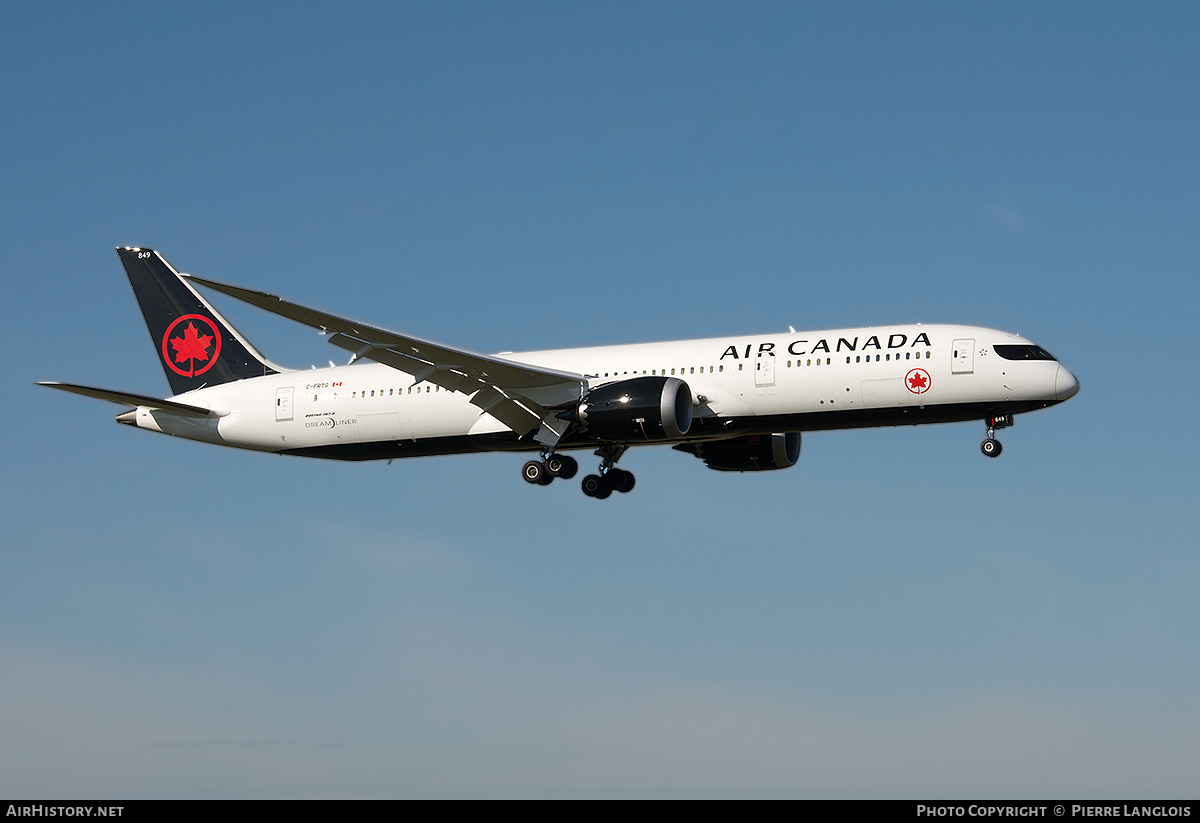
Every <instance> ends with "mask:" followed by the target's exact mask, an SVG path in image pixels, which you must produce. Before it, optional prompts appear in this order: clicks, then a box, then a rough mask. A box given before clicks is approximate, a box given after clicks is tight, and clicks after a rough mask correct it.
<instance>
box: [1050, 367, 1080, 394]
mask: <svg viewBox="0 0 1200 823" xmlns="http://www.w3.org/2000/svg"><path fill="white" fill-rule="evenodd" d="M1078 392H1079V381H1078V380H1076V379H1075V375H1073V374H1071V373H1070V372H1069V371H1067V370H1066V369H1065V368H1063V367H1062V366H1059V367H1058V374H1057V375H1055V377H1054V396H1055V397H1056V398H1057V399H1059V400H1066V399H1067V398H1069V397H1074V396H1075V395H1076V394H1077V393H1078Z"/></svg>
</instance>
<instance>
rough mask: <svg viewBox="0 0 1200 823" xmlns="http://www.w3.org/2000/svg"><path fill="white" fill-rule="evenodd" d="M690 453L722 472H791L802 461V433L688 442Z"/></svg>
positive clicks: (685, 448) (684, 447)
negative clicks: (789, 470)
mask: <svg viewBox="0 0 1200 823" xmlns="http://www.w3.org/2000/svg"><path fill="white" fill-rule="evenodd" d="M675 448H677V449H681V450H683V451H689V452H691V453H692V454H694V455H696V456H697V457H699V458H700V459H701V460H703V461H704V464H705V465H706V466H708V467H709V468H710V469H716V470H717V471H719V472H758V471H768V470H770V469H790V468H791V467H792V466H794V465H796V462H797V461H798V460H799V459H800V432H782V433H777V434H747V435H743V436H742V437H734V438H731V439H729V440H714V441H711V442H707V443H688V444H686V445H680V446H676V447H675Z"/></svg>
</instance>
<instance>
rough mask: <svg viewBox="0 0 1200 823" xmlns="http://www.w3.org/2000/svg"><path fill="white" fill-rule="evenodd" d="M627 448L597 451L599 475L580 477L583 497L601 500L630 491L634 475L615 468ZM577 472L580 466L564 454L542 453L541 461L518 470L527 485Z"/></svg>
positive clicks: (542, 483) (566, 477) (613, 446)
mask: <svg viewBox="0 0 1200 823" xmlns="http://www.w3.org/2000/svg"><path fill="white" fill-rule="evenodd" d="M627 448H629V447H628V446H626V445H623V444H605V445H603V446H601V447H600V448H599V449H597V450H596V456H597V457H599V458H600V461H601V462H600V470H599V474H589V475H588V476H587V477H585V478H583V493H584V494H586V495H587V496H588V497H595V498H597V499H599V500H603V499H604V498H606V497H608V496H609V495H611V494H612V493H613V492H622V493H624V492H628V491H632V490H633V485H634V482H635V481H634V477H633V473H632V472H627V471H625V470H624V469H618V468H617V467H616V462H617V461H618V460H620V459H621V455H622V454H624V453H625V450H626V449H627ZM577 471H579V464H578V463H577V462H575V458H573V457H568V456H567V455H565V454H556V453H554V452H543V453H542V459H541V460H530V461H529V462H528V463H526V464H525V465H524V466H523V467H522V468H521V476H522V477H524V478H525V482H526V483H532V484H534V485H535V486H548V485H550V483H551V481H553V480H554V478H556V477H561V478H563V479H564V480H569V479H571V478H572V477H574V476H575V473H576V472H577Z"/></svg>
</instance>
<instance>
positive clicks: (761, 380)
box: [754, 354, 775, 388]
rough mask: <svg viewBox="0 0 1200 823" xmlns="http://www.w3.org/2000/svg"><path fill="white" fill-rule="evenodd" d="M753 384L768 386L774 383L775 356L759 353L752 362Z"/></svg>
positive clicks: (762, 386) (761, 386)
mask: <svg viewBox="0 0 1200 823" xmlns="http://www.w3.org/2000/svg"><path fill="white" fill-rule="evenodd" d="M754 385H755V386H758V387H759V388H770V387H771V386H774V385H775V357H774V355H771V354H768V355H767V356H766V357H763V356H762V355H761V354H760V355H759V356H758V360H757V361H756V362H755V364H754Z"/></svg>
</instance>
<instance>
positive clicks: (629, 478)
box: [604, 469, 635, 494]
mask: <svg viewBox="0 0 1200 823" xmlns="http://www.w3.org/2000/svg"><path fill="white" fill-rule="evenodd" d="M604 482H605V483H607V484H608V487H609V488H610V489H612V490H613V491H615V492H621V493H622V494H625V493H627V492H631V491H633V484H634V482H635V481H634V477H633V472H627V471H625V470H624V469H609V470H608V474H606V475H604Z"/></svg>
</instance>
